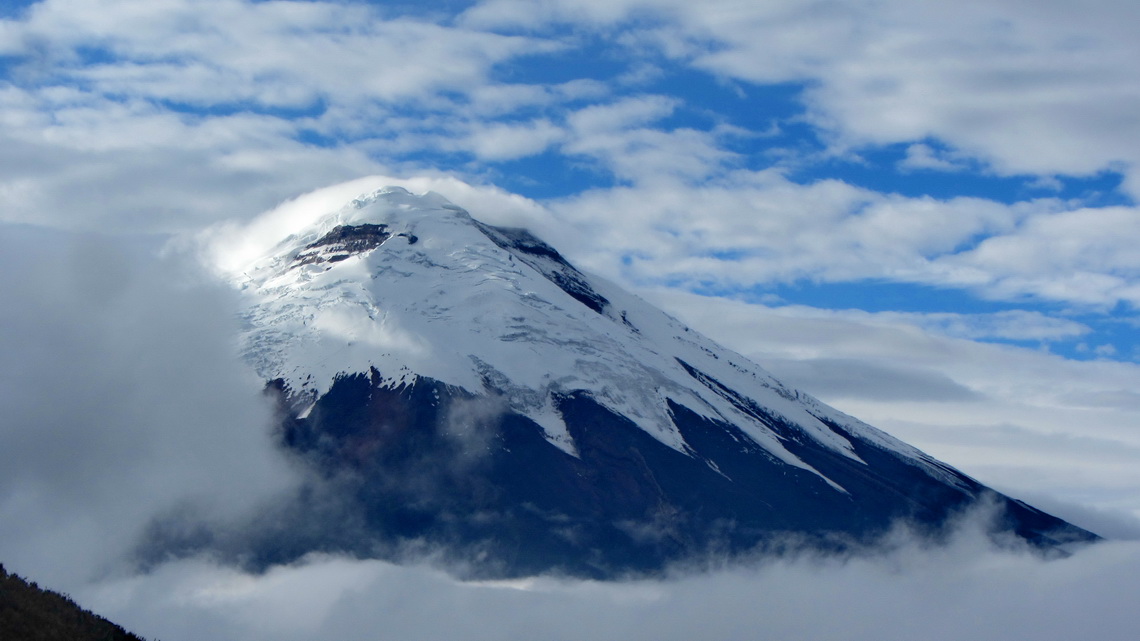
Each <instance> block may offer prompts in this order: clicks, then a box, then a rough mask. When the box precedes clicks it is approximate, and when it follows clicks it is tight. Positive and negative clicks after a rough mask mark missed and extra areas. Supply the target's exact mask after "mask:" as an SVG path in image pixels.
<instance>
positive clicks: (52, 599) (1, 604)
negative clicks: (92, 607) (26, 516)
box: [0, 564, 142, 641]
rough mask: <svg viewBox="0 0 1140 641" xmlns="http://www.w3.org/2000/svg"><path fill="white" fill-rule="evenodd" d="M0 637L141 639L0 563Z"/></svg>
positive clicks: (18, 640) (24, 640)
mask: <svg viewBox="0 0 1140 641" xmlns="http://www.w3.org/2000/svg"><path fill="white" fill-rule="evenodd" d="M0 639H4V640H5V641H142V639H141V638H140V637H138V636H135V635H134V634H131V633H130V632H127V631H126V630H124V629H123V628H122V627H120V626H118V625H115V624H114V623H111V622H110V621H108V620H106V619H104V618H103V617H100V616H98V615H96V614H93V613H91V612H89V611H87V610H84V609H83V608H81V607H80V606H78V605H77V604H76V603H75V602H74V601H72V600H71V599H70V598H68V597H66V596H63V595H61V594H57V593H55V592H52V591H50V590H44V589H43V588H41V587H39V586H38V585H36V584H35V583H34V582H28V581H27V580H25V579H23V578H21V577H19V576H17V575H15V574H10V573H8V572H7V570H5V569H4V566H3V565H2V564H0Z"/></svg>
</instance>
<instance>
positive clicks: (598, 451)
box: [230, 187, 1092, 576]
mask: <svg viewBox="0 0 1140 641" xmlns="http://www.w3.org/2000/svg"><path fill="white" fill-rule="evenodd" d="M230 276H231V278H232V281H233V283H234V285H235V286H237V287H238V288H239V289H241V291H242V292H243V294H244V295H245V296H246V297H247V299H248V301H249V307H248V312H247V314H246V321H247V330H246V333H245V335H244V351H245V354H246V356H247V357H248V359H249V360H250V362H251V363H253V364H254V366H255V367H256V369H257V371H258V373H259V374H260V375H261V376H262V377H264V378H265V380H267V381H273V389H275V390H277V391H278V392H279V393H280V400H281V403H282V408H283V411H284V412H285V413H286V417H285V419H284V428H283V438H284V440H285V442H286V443H287V444H288V445H289V446H290V447H291V448H293V449H294V450H295V451H297V452H299V453H301V455H302V457H304V458H306V460H309V461H311V462H313V464H314V465H317V466H318V467H319V468H320V469H322V470H323V471H324V472H325V473H326V475H328V476H330V477H331V476H338V475H339V477H340V478H343V477H344V473H345V472H346V471H350V472H351V474H350V475H349V476H351V478H352V479H353V480H352V481H351V482H347V483H348V485H347V486H346V487H347V489H346V490H345V494H346V496H348V497H349V498H348V499H346V500H347V501H348V503H349V504H351V506H350V507H348V508H346V509H345V511H344V513H342V514H341V515H340V516H339V517H337V518H343V519H347V520H349V521H352V524H353V525H352V529H353V532H355V534H354V535H353V536H352V537H348V536H347V535H346V536H344V537H341V538H340V539H337V537H336V536H333V537H331V539H337V540H329V537H324V540H318V539H321V537H320V536H315V535H314V536H311V537H309V538H308V539H305V540H303V541H301V540H294V541H292V542H289V543H280V542H279V543H275V544H274V545H277V546H279V547H280V549H276V550H275V551H274V552H273V553H271V554H269V556H273V554H280V555H285V556H288V554H296V553H301V552H303V551H304V550H303V548H306V547H310V548H319V549H329V548H349V549H351V550H352V551H357V552H360V553H366V554H381V555H384V554H392V553H393V552H392V551H393V550H396V549H402V548H405V547H406V546H407V545H408V544H409V542H418V544H425V543H426V544H437V543H439V544H443V545H444V546H445V548H447V549H450V550H454V551H460V550H461V551H462V552H459V554H460V555H461V556H463V555H466V556H467V557H468V559H469V560H470V559H471V558H475V559H479V561H477V562H476V565H479V566H481V567H482V569H483V571H486V570H487V568H492V569H490V570H489V572H490V573H492V574H495V573H498V574H518V573H522V572H531V571H541V570H547V569H561V570H564V571H570V572H575V573H587V574H596V575H602V576H608V575H612V574H613V573H614V572H621V571H627V570H652V569H656V568H659V567H661V566H663V565H664V564H665V563H668V562H670V561H673V560H677V559H682V558H685V557H686V556H689V555H693V554H701V553H706V552H709V551H712V550H721V551H726V552H737V551H744V550H747V549H750V548H752V547H754V546H756V545H758V544H761V543H764V542H766V541H769V540H770V539H771V537H773V536H775V535H777V534H781V533H789V532H791V533H796V534H798V535H806V536H809V537H816V538H817V540H819V541H824V540H831V541H834V540H835V538H834V537H835V535H843V536H846V537H850V538H852V539H859V538H863V537H867V536H873V535H874V534H876V533H880V532H882V531H883V530H885V529H886V528H888V527H889V526H890V525H891V523H892V522H893V521H894V520H896V519H899V518H908V519H912V520H914V521H916V522H918V523H920V524H924V525H938V524H939V523H941V522H943V521H944V520H945V519H947V518H948V517H949V515H951V514H952V513H953V512H954V511H955V510H957V509H958V508H960V507H963V506H965V505H967V504H969V503H970V502H972V501H974V500H976V499H977V498H979V497H981V496H983V495H990V496H996V497H998V500H999V503H1000V504H1001V510H1002V511H1003V512H1004V515H1005V518H1006V519H1007V520H1006V522H1005V524H1004V525H1003V526H1002V527H1006V528H1008V529H1009V530H1012V531H1016V532H1017V533H1018V534H1020V535H1022V536H1024V537H1026V538H1028V539H1030V540H1033V541H1035V542H1039V543H1042V544H1051V543H1053V542H1056V541H1067V540H1073V539H1078V540H1079V539H1089V538H1092V537H1091V535H1089V534H1088V533H1086V532H1084V531H1083V530H1080V529H1079V528H1075V527H1073V526H1071V525H1069V524H1067V523H1064V522H1063V521H1060V520H1058V519H1055V518H1053V517H1051V516H1048V515H1046V514H1043V513H1041V512H1039V511H1036V510H1034V509H1032V508H1029V507H1028V506H1025V505H1024V504H1021V503H1019V502H1016V501H1013V500H1011V499H1008V498H1006V497H1001V496H1000V495H996V494H994V493H992V492H991V491H989V490H987V489H986V488H984V487H983V486H981V485H979V484H978V483H977V482H975V481H973V480H972V479H970V478H968V477H965V476H964V475H962V474H960V473H959V472H957V471H956V470H954V469H952V468H950V467H948V466H946V465H945V464H943V463H940V462H938V461H936V460H934V459H932V458H931V457H929V456H927V455H925V454H923V453H922V452H920V451H918V450H916V449H915V448H912V447H910V446H908V445H906V444H904V443H902V442H900V441H898V440H897V439H894V438H892V437H890V436H888V435H887V434H885V433H883V432H881V431H879V430H877V429H875V428H873V427H871V426H869V425H866V424H864V423H862V422H860V421H858V420H856V419H853V418H851V417H849V416H847V415H845V414H843V413H841V412H839V411H837V410H834V409H832V408H830V407H828V406H826V405H824V404H822V403H820V402H819V401H817V400H815V399H814V398H812V397H810V396H808V395H806V394H804V393H802V392H799V391H797V390H795V389H791V388H788V387H787V386H785V385H783V384H781V383H780V382H779V381H777V380H776V379H774V378H773V377H772V376H771V375H769V374H768V373H767V372H765V371H764V370H763V369H761V368H760V367H759V366H757V365H756V364H754V363H752V362H750V361H748V360H747V359H745V358H744V357H742V356H740V355H738V354H735V353H733V352H731V351H730V350H728V349H726V348H724V347H722V346H720V345H718V344H716V343H715V342H713V341H711V340H709V339H707V338H705V337H703V336H701V335H699V334H697V333H696V332H694V331H692V330H690V329H689V328H687V327H685V326H684V325H682V324H681V323H680V322H678V321H677V320H675V319H673V318H671V317H670V316H668V315H667V314H665V313H664V312H662V311H660V310H658V309H656V308H654V307H652V306H651V305H649V304H647V303H646V302H644V301H642V300H641V299H639V298H637V297H636V296H633V295H631V294H629V293H627V292H625V291H623V290H621V289H620V288H618V287H616V286H615V285H613V284H611V283H609V282H607V281H605V280H603V279H601V278H597V277H594V276H590V275H586V274H584V273H582V272H580V271H578V270H577V269H575V268H574V267H573V266H572V265H570V264H569V263H568V262H567V261H566V260H565V259H564V258H563V257H562V256H561V255H560V254H559V253H558V252H557V251H556V250H555V249H554V248H552V247H551V246H549V245H547V244H546V243H544V242H543V241H541V240H539V239H538V238H536V237H534V236H533V235H531V234H530V233H528V232H527V231H524V230H521V229H512V228H502V227H493V226H489V225H486V224H483V223H481V222H479V221H476V220H475V219H473V218H472V217H471V216H470V215H469V214H468V213H467V212H466V211H464V210H463V209H462V208H460V207H458V206H456V205H453V204H451V203H450V202H448V201H447V200H446V199H445V198H443V197H441V196H439V195H436V194H433V193H430V192H429V193H427V194H424V195H413V194H411V193H409V192H407V191H405V190H404V189H401V188H396V187H389V188H385V189H382V190H379V191H376V192H374V193H370V194H368V195H364V196H361V197H359V198H357V199H355V200H353V201H351V202H349V203H347V204H346V205H345V206H344V207H342V208H340V209H337V210H335V211H329V212H327V214H325V215H323V216H321V217H319V219H318V220H317V222H316V223H315V224H313V225H311V226H310V227H308V228H307V229H305V230H303V231H301V232H299V233H295V234H291V235H289V236H288V237H286V238H283V239H281V241H280V242H279V243H278V244H277V245H276V246H275V247H273V249H272V250H271V251H269V252H268V253H266V254H264V255H261V256H258V257H256V258H255V259H253V260H251V261H249V262H247V263H243V264H240V265H237V266H236V267H234V268H232V269H231V273H230ZM346 527H347V526H346ZM472 555H473V556H472Z"/></svg>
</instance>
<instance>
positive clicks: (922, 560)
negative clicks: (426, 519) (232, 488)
mask: <svg viewBox="0 0 1140 641" xmlns="http://www.w3.org/2000/svg"><path fill="white" fill-rule="evenodd" d="M1137 570H1140V550H1138V547H1137V545H1136V544H1134V543H1109V544H1103V545H1099V546H1095V547H1092V548H1088V549H1085V550H1082V551H1080V552H1078V553H1077V554H1076V555H1075V556H1073V557H1070V558H1066V559H1055V560H1051V561H1047V560H1043V559H1040V558H1038V557H1034V556H1032V555H1029V554H1026V553H1024V552H1022V551H1004V552H1003V551H997V550H994V549H991V548H989V547H988V546H987V545H986V544H984V543H983V542H982V541H981V540H980V538H979V537H977V535H976V534H975V533H973V532H971V531H970V530H969V529H968V528H967V529H966V530H965V531H963V532H962V533H961V534H959V536H958V538H957V539H956V540H955V541H954V542H953V543H952V544H951V545H949V546H948V547H946V548H944V549H927V548H923V547H920V546H917V545H915V544H913V543H908V542H905V541H900V544H899V546H898V548H897V549H896V550H895V551H894V552H893V553H888V554H883V555H881V556H872V557H870V558H864V559H855V560H847V561H840V560H835V559H832V560H829V559H818V558H811V557H805V558H788V559H781V560H770V561H768V562H766V563H763V564H761V565H759V566H757V567H743V568H734V569H725V570H716V571H712V572H708V573H701V574H692V575H689V574H681V575H679V576H676V577H673V578H671V579H669V580H658V581H621V582H615V583H597V582H579V581H562V580H556V579H548V578H538V579H531V580H524V581H515V582H501V583H458V582H456V581H454V580H452V579H450V578H448V577H447V576H446V575H444V574H442V573H440V572H438V571H433V570H430V569H426V568H422V567H397V566H392V565H389V564H386V563H382V562H377V561H351V560H346V559H342V558H335V557H313V558H310V559H307V560H305V561H303V562H301V563H298V564H296V565H293V566H288V567H280V568H275V569H273V570H271V571H269V572H268V573H266V574H264V575H260V576H253V575H246V574H242V573H240V572H237V571H234V570H230V569H227V568H220V567H217V566H213V565H211V564H209V563H208V562H202V561H189V562H183V563H178V564H171V565H168V566H165V567H163V568H161V569H160V570H159V571H157V572H156V573H154V574H152V575H148V576H143V577H135V578H131V579H129V580H125V581H121V582H118V583H110V582H109V583H106V584H103V585H101V586H96V587H94V588H91V589H87V590H84V592H83V593H82V595H81V596H82V597H83V598H85V602H87V603H90V604H92V605H93V606H94V607H97V608H98V609H99V610H101V611H103V612H106V613H108V614H110V615H111V616H112V617H114V618H116V620H119V621H122V622H123V623H124V624H126V625H127V626H129V627H131V628H133V629H134V630H135V631H137V632H138V633H140V634H144V635H147V636H156V637H161V638H164V639H197V638H241V639H248V640H249V641H258V640H260V639H273V640H274V641H289V640H291V639H313V638H336V639H344V640H346V641H351V640H354V639H378V638H379V639H440V638H454V637H461V638H464V639H472V640H478V639H503V638H542V639H552V640H571V639H602V640H608V639H613V640H618V639H630V638H651V639H661V640H665V641H668V640H670V639H694V638H702V639H741V638H756V637H762V638H779V639H846V640H849V641H861V640H868V641H870V640H875V641H878V640H879V639H885V638H892V639H893V638H922V639H930V640H932V641H936V640H940V639H945V640H951V639H953V640H957V639H965V638H969V639H978V640H980V641H987V640H990V639H993V640H997V639H1003V640H1004V639H1009V638H1011V637H1016V638H1033V639H1041V640H1042V641H1049V640H1052V639H1057V640H1060V639H1071V638H1074V637H1084V636H1089V635H1090V634H1091V635H1093V636H1094V637H1095V638H1098V639H1120V640H1123V639H1130V638H1131V636H1132V635H1133V634H1134V631H1135V627H1136V625H1137V623H1140V620H1138V619H1137V615H1136V614H1135V608H1133V607H1131V606H1132V602H1131V600H1132V599H1133V597H1134V595H1135V593H1136V590H1137V589H1140V585H1138V581H1140V580H1138V579H1137V576H1140V572H1138V571H1137Z"/></svg>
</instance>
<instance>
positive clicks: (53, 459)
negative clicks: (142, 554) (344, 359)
mask: <svg viewBox="0 0 1140 641" xmlns="http://www.w3.org/2000/svg"><path fill="white" fill-rule="evenodd" d="M140 245H141V246H140ZM0 246H2V248H3V251H2V252H0V257H2V259H0V260H2V262H3V267H4V271H5V273H7V274H12V275H15V274H19V277H18V278H16V277H13V278H11V279H9V282H8V286H6V287H5V289H4V291H3V294H0V326H2V327H4V328H5V334H6V336H7V337H8V338H10V339H11V340H6V341H5V344H4V347H3V349H2V350H0V371H2V372H3V374H2V375H0V376H2V377H3V384H2V385H0V412H2V413H3V415H4V416H5V421H4V429H3V430H0V488H3V491H2V492H0V557H2V558H3V559H4V560H5V561H6V562H7V563H9V564H10V565H11V566H12V567H19V568H23V570H22V571H25V572H27V573H30V574H32V575H33V576H35V577H36V578H37V579H38V580H41V581H45V582H49V584H50V582H51V581H63V582H75V581H83V580H86V579H89V578H91V577H92V576H93V575H95V574H98V573H103V572H109V573H117V572H121V571H123V570H124V568H129V567H130V558H129V557H130V555H131V554H132V552H133V551H134V546H136V545H138V543H139V542H140V539H141V536H142V533H143V530H144V529H145V528H146V527H147V526H148V525H149V524H150V523H151V522H152V520H153V519H156V518H158V517H160V516H163V515H166V514H169V513H171V512H175V511H178V510H193V511H195V512H196V513H197V514H199V515H200V516H201V518H203V519H204V520H206V521H208V522H221V523H227V522H230V521H232V520H235V519H239V518H241V517H242V515H243V514H246V513H247V511H248V510H250V509H252V508H254V507H256V506H257V505H259V504H260V502H261V501H263V500H267V499H270V498H272V497H274V496H276V495H277V493H278V492H283V491H286V490H287V489H288V488H289V487H291V486H292V484H293V482H294V478H293V474H292V472H291V471H290V469H289V468H288V466H287V465H286V462H285V461H284V460H283V459H282V458H279V456H278V454H277V450H276V449H275V448H274V447H273V446H272V444H271V437H270V432H271V429H272V409H271V408H270V407H269V404H268V402H267V401H266V400H264V399H262V398H261V395H260V390H261V387H262V384H263V383H262V382H261V381H258V380H256V377H255V376H253V374H252V372H251V371H250V370H249V369H248V368H246V367H244V366H243V365H241V364H240V363H239V362H238V361H237V358H236V351H237V350H236V345H235V344H234V341H233V337H234V335H235V334H234V333H235V331H236V327H234V326H233V324H234V322H235V321H234V319H233V317H232V311H233V309H234V307H235V305H236V301H233V300H231V298H230V296H231V294H227V293H226V292H224V291H222V290H221V289H220V287H219V286H217V285H207V284H205V283H203V282H201V276H200V275H198V276H195V273H194V272H193V271H191V270H187V269H186V268H185V265H180V264H179V262H178V261H177V260H174V259H173V258H172V259H168V260H165V261H159V260H156V259H154V258H152V257H151V252H152V251H153V250H154V249H155V248H154V247H153V243H145V242H140V239H139V238H134V239H131V238H126V237H117V238H115V237H108V236H97V235H77V234H68V233H65V232H59V231H52V230H46V229H36V228H30V227H23V226H12V225H3V226H0Z"/></svg>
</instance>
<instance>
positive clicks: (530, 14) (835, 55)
mask: <svg viewBox="0 0 1140 641" xmlns="http://www.w3.org/2000/svg"><path fill="white" fill-rule="evenodd" d="M1136 11H1137V9H1136V8H1135V7H1134V6H1132V5H1130V4H1128V3H1122V2H1111V1H1105V2H1094V3H1092V4H1084V5H1080V6H1078V5H1074V4H1072V3H1064V2H1056V1H1050V2H1045V3H1028V2H1025V1H1024V0H1003V1H1001V2H992V1H986V2H983V1H981V0H968V1H967V2H962V3H956V4H954V5H938V6H935V5H929V4H922V3H918V4H916V3H913V2H906V1H905V0H891V1H889V2H852V3H834V2H825V1H812V0H802V1H801V0H785V1H781V2H764V3H740V2H734V1H732V0H713V1H710V2H704V3H701V4H699V5H695V4H692V3H686V2H681V1H679V0H614V1H608V2H580V1H578V0H575V1H573V2H571V1H569V0H561V1H559V0H550V1H547V2H542V3H531V2H515V1H513V0H494V1H488V2H482V3H480V4H479V5H477V6H476V7H475V8H473V9H471V10H469V11H468V12H467V13H466V14H465V15H466V19H467V21H468V23H469V24H472V25H475V26H482V27H518V26H523V27H526V28H528V29H531V30H541V29H543V28H546V27H548V26H549V25H551V24H560V23H572V24H579V25H583V26H585V27H588V28H610V29H615V28H618V26H619V25H620V26H621V27H624V28H625V29H626V30H627V32H626V36H625V39H626V40H625V41H627V42H636V43H637V46H638V47H643V46H646V45H650V46H654V47H655V48H656V49H657V50H659V51H661V52H662V53H664V54H665V55H667V56H669V57H672V58H674V59H676V60H678V61H680V62H682V63H685V64H689V65H692V66H693V67H696V68H699V69H704V70H708V71H710V72H713V73H717V74H721V75H724V76H726V77H731V78H738V79H742V80H747V81H751V82H756V83H773V82H803V83H805V84H806V85H807V86H809V87H810V89H809V91H808V92H807V95H806V97H807V100H808V104H809V107H810V109H811V112H812V120H813V122H814V123H815V124H816V125H817V126H820V127H822V128H823V129H824V130H825V131H826V132H827V133H828V135H829V138H830V140H831V142H832V143H833V144H834V145H835V146H836V147H837V148H840V149H842V148H846V147H852V146H856V147H857V146H861V145H867V144H891V143H897V142H916V141H922V140H925V139H928V138H934V139H937V140H939V141H942V142H944V143H946V144H948V145H949V146H950V147H951V148H952V149H955V150H957V151H958V152H960V153H962V154H963V155H969V156H972V157H974V158H976V159H978V160H980V161H982V162H983V163H987V164H989V165H990V166H991V167H993V168H994V169H995V170H996V171H998V172H1001V173H1006V174H1020V173H1028V174H1037V175H1052V174H1075V175H1087V174H1093V173H1096V172H1098V171H1101V170H1104V169H1106V168H1112V167H1116V166H1119V165H1118V163H1125V164H1126V165H1128V166H1135V165H1137V161H1138V160H1140V157H1138V156H1137V152H1136V145H1135V144H1134V140H1135V137H1136V134H1137V125H1136V123H1135V119H1134V118H1133V117H1132V114H1134V113H1135V112H1136V111H1137V109H1138V108H1140V97H1138V95H1140V94H1137V91H1136V88H1137V86H1140V71H1138V70H1137V68H1136V66H1135V65H1133V64H1131V61H1132V60H1134V59H1136V57H1137V55H1138V53H1140V52H1138V50H1137V47H1138V45H1137V43H1136V40H1135V38H1132V37H1131V36H1130V33H1129V27H1128V26H1126V25H1132V24H1134V23H1135V22H1136V17H1137V16H1136ZM646 16H651V17H652V18H653V19H651V20H644V19H643V18H644V17H646ZM915 151H916V153H918V154H919V155H918V156H916V158H915V159H914V160H916V161H919V162H923V161H924V162H925V164H926V165H927V166H929V164H930V162H931V161H932V159H931V158H930V157H929V156H924V155H921V152H922V149H921V148H917V149H916V150H915ZM939 164H941V161H939ZM943 168H945V167H943ZM1128 171H1129V173H1130V175H1131V170H1128ZM1130 180H1131V182H1134V180H1135V177H1134V176H1133V178H1132V179H1130ZM1131 182H1130V183H1129V184H1131Z"/></svg>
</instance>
